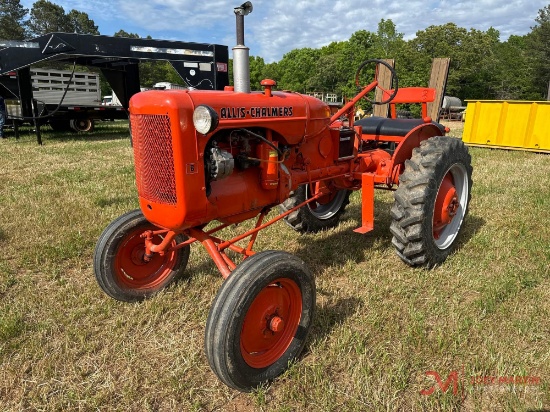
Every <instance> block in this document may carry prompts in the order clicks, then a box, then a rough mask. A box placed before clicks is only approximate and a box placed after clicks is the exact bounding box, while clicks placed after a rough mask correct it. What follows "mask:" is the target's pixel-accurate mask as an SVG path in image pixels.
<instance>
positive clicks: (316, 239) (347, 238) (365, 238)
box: [296, 200, 486, 273]
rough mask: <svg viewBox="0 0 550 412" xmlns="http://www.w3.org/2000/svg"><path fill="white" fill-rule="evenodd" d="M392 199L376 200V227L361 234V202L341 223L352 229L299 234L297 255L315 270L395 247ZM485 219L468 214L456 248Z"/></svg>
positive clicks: (455, 249) (456, 248) (477, 228)
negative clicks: (392, 228)
mask: <svg viewBox="0 0 550 412" xmlns="http://www.w3.org/2000/svg"><path fill="white" fill-rule="evenodd" d="M392 204H393V202H383V201H379V200H376V201H375V214H376V215H375V222H374V230H373V231H371V232H369V233H367V234H365V235H361V234H358V233H355V232H353V228H356V227H359V226H360V224H361V206H360V205H352V206H349V207H348V209H346V214H345V215H344V217H343V219H342V221H341V224H346V223H349V221H350V220H352V221H353V222H354V227H353V228H350V229H349V230H341V231H334V232H333V233H332V234H330V235H328V236H326V235H325V236H323V235H322V234H306V235H298V236H300V238H299V240H298V241H299V242H300V244H301V247H302V248H301V249H300V250H298V251H297V252H296V255H297V256H298V257H300V259H302V260H303V261H304V262H306V263H307V264H308V265H309V266H310V267H311V268H312V270H313V271H314V272H317V273H318V272H321V271H322V270H323V269H324V268H326V267H330V266H334V265H338V266H339V265H344V264H345V263H348V262H353V263H362V262H364V261H365V251H366V250H367V249H370V250H376V251H385V250H387V249H388V248H391V249H393V245H392V237H393V235H392V234H391V232H390V224H391V216H390V209H391V206H392ZM485 223H486V222H485V220H484V219H483V218H481V217H479V216H475V215H471V214H470V215H468V216H467V217H466V220H465V221H464V223H463V226H462V229H461V232H460V235H459V237H458V239H457V241H456V244H455V245H454V252H453V253H456V252H458V251H460V250H461V249H462V248H463V247H464V246H465V245H467V244H468V243H469V242H470V240H471V239H472V238H473V237H474V236H475V234H476V233H477V232H478V231H479V229H480V228H481V227H483V226H484V225H485Z"/></svg>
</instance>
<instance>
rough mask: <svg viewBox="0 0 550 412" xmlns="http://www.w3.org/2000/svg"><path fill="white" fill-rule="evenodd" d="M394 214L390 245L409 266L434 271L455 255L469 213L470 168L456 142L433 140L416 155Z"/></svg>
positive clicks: (397, 194)
mask: <svg viewBox="0 0 550 412" xmlns="http://www.w3.org/2000/svg"><path fill="white" fill-rule="evenodd" d="M399 181H400V184H399V188H398V189H397V190H396V192H395V194H394V197H395V202H394V204H393V207H392V209H391V216H392V219H393V221H392V224H391V227H390V230H391V232H392V234H393V240H392V243H393V245H394V246H395V248H396V251H397V254H398V255H399V257H400V258H401V259H402V260H403V261H404V262H405V263H407V264H409V265H411V266H427V267H433V266H435V265H437V264H439V263H442V262H443V261H444V260H445V259H446V258H447V256H448V255H449V254H450V253H451V252H452V250H453V245H454V244H455V242H456V239H457V236H458V234H459V232H460V229H461V227H462V223H463V221H464V218H465V217H466V215H467V213H468V206H469V203H470V197H471V189H472V166H471V157H470V154H469V153H468V149H467V148H466V146H465V145H464V143H462V141H460V140H458V139H454V138H451V137H446V136H437V137H432V138H430V139H428V140H425V141H423V142H422V143H421V144H420V147H417V148H415V149H414V150H413V154H412V157H411V159H410V160H407V161H406V162H405V171H404V172H403V174H402V175H401V177H400V178H399Z"/></svg>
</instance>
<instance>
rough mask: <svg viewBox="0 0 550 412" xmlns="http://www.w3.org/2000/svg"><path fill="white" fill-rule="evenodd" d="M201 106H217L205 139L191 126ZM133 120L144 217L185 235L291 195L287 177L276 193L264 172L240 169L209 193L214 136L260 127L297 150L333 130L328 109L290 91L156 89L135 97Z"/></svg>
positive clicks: (257, 209) (245, 217)
mask: <svg viewBox="0 0 550 412" xmlns="http://www.w3.org/2000/svg"><path fill="white" fill-rule="evenodd" d="M199 105H206V106H209V107H210V108H212V109H213V110H214V111H215V113H216V114H217V116H218V119H219V123H218V126H217V128H216V129H215V130H213V131H212V132H211V133H209V134H208V135H202V134H200V133H198V132H197V131H196V130H195V127H194V125H193V112H194V110H195V108H196V107H197V106H199ZM130 122H131V131H132V140H133V146H134V157H135V159H134V161H135V169H136V185H137V189H138V195H139V201H140V206H141V209H142V211H143V214H144V215H145V217H146V218H147V219H148V220H149V221H150V222H152V223H154V224H156V225H158V226H160V227H164V228H167V229H171V230H184V229H187V228H190V227H195V226H199V225H202V224H206V223H208V222H210V221H211V220H220V221H231V222H237V221H239V219H240V216H242V219H241V220H245V219H248V218H250V217H252V216H253V215H254V212H255V211H256V212H257V213H259V212H260V211H261V209H262V208H263V207H265V206H267V205H276V204H278V203H280V202H281V201H283V200H285V199H286V196H287V195H288V190H289V188H288V187H284V185H285V177H284V176H283V178H282V179H281V182H280V186H281V187H279V188H277V190H265V189H263V188H262V186H261V185H260V184H259V173H260V170H259V169H250V170H246V171H238V170H235V171H234V172H233V174H232V175H230V176H228V177H227V178H225V179H224V180H221V181H219V182H216V184H213V185H212V187H211V189H212V191H211V193H207V183H206V178H205V165H204V158H205V149H206V147H207V144H208V142H209V140H210V138H211V137H212V136H213V135H214V134H216V133H217V132H219V131H220V130H224V129H241V128H246V129H252V128H254V129H255V130H257V128H262V129H266V130H271V131H272V132H273V133H272V135H273V136H274V139H275V138H277V139H278V140H280V141H279V142H278V143H279V144H285V145H287V146H292V145H296V144H298V143H300V142H303V141H307V139H309V138H313V137H315V136H318V135H319V134H320V133H322V132H323V131H325V130H326V129H328V127H329V122H330V109H329V107H328V106H327V105H326V104H325V103H323V102H321V101H320V100H318V99H316V98H313V97H310V96H305V95H301V94H298V93H291V92H288V93H287V92H273V93H272V94H271V95H270V96H269V95H266V94H264V93H262V92H253V93H235V92H231V91H199V90H193V91H187V90H169V91H168V90H162V91H160V90H159V91H146V92H142V93H138V94H136V95H134V96H133V97H132V99H131V101H130ZM256 170H257V172H256ZM256 174H257V175H258V176H257V175H256ZM286 186H288V184H287V185H286ZM236 199H237V200H238V202H236V201H235V200H236Z"/></svg>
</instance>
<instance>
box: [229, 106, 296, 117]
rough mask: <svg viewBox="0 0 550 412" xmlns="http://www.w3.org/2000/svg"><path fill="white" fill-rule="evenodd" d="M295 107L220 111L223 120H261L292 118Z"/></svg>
mask: <svg viewBox="0 0 550 412" xmlns="http://www.w3.org/2000/svg"><path fill="white" fill-rule="evenodd" d="M292 116H293V107H292V106H288V107H284V106H283V107H250V108H246V107H223V108H221V109H220V118H222V119H245V118H247V117H248V118H252V119H260V118H262V117H292Z"/></svg>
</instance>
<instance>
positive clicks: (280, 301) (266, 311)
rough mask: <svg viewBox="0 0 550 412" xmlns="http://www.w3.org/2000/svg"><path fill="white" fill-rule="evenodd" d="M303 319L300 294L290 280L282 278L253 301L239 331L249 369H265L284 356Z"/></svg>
mask: <svg viewBox="0 0 550 412" xmlns="http://www.w3.org/2000/svg"><path fill="white" fill-rule="evenodd" d="M301 317H302V293H301V291H300V287H299V286H298V284H297V283H296V282H295V281H293V280H292V279H288V278H281V279H277V280H275V281H274V282H272V283H270V284H269V285H268V286H266V287H265V288H263V289H262V290H261V291H260V293H258V295H257V296H256V297H255V298H254V301H253V302H252V304H251V305H250V308H249V309H248V311H247V313H246V316H245V318H244V322H243V327H242V330H241V354H242V356H243V359H244V361H245V362H246V363H247V364H248V365H249V366H250V367H252V368H257V369H259V368H265V367H268V366H269V365H272V364H273V363H275V362H276V361H277V360H278V359H279V358H281V356H283V355H284V353H285V352H286V350H287V349H288V347H289V346H290V344H291V343H292V340H293V339H294V336H295V335H296V331H297V329H298V325H299V324H300V319H301Z"/></svg>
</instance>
